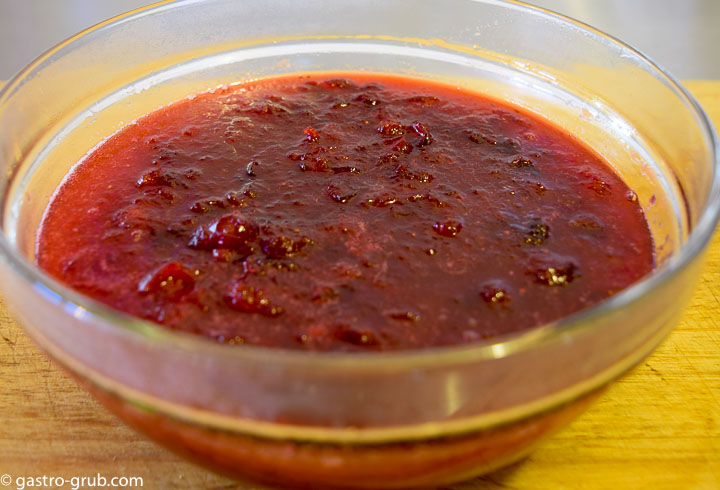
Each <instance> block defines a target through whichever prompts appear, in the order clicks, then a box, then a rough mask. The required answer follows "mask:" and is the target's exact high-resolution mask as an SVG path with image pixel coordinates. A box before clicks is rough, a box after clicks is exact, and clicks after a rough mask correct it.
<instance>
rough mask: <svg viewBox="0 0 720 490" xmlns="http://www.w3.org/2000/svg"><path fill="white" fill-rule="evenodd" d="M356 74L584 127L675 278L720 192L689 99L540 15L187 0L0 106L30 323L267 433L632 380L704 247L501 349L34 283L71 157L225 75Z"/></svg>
mask: <svg viewBox="0 0 720 490" xmlns="http://www.w3.org/2000/svg"><path fill="white" fill-rule="evenodd" d="M440 5H442V7H440ZM348 70H351V71H352V70H364V71H371V72H372V71H374V72H389V73H400V74H408V75H412V76H417V77H425V78H430V79H435V80H444V81H447V82H449V83H454V84H456V85H461V86H465V87H468V88H472V89H474V90H477V91H479V92H482V93H484V94H487V95H489V96H492V97H497V98H499V99H503V100H507V101H510V102H512V103H515V104H518V105H521V106H523V107H527V108H529V109H530V110H533V111H535V112H537V113H539V114H541V115H542V116H544V117H546V118H548V119H549V120H551V121H553V122H555V123H556V124H558V125H560V126H562V127H564V128H566V129H567V130H568V131H570V132H572V133H573V134H575V135H577V136H578V137H579V138H581V139H582V140H583V141H585V142H587V144H588V145H590V146H591V147H592V148H594V149H595V150H596V151H597V152H598V153H600V154H602V155H603V156H604V157H605V158H606V159H607V160H608V161H609V162H610V163H611V164H612V165H613V166H614V167H615V168H616V170H617V171H618V172H619V173H620V174H621V175H622V176H623V177H624V178H625V179H626V180H627V181H628V183H629V184H630V185H631V186H632V187H633V188H634V189H635V190H636V192H637V194H638V197H639V201H640V204H641V205H642V206H643V208H644V209H645V212H646V215H647V217H648V221H649V223H650V227H651V230H652V233H653V237H654V239H655V243H656V248H657V255H658V262H659V264H660V267H659V270H660V271H662V270H663V269H668V268H672V266H673V261H675V262H677V261H678V260H679V259H677V251H678V249H679V248H680V247H681V246H682V244H683V243H685V242H686V241H687V240H688V236H689V233H690V232H691V231H692V230H694V229H695V228H696V226H697V224H698V222H699V220H700V218H701V216H702V215H703V213H704V212H705V214H707V212H706V211H705V210H706V208H707V207H708V202H709V199H711V198H712V199H717V196H716V195H714V194H713V193H714V192H716V189H715V188H714V187H713V185H715V184H714V181H715V180H716V175H715V170H714V159H715V153H714V152H715V151H716V150H715V148H714V146H713V137H712V133H711V131H710V130H709V129H708V128H707V127H706V126H705V122H704V119H703V116H702V114H701V113H699V112H698V111H697V109H696V108H695V107H694V105H693V102H692V101H691V100H690V99H688V97H687V96H686V95H685V93H684V92H683V91H682V90H681V89H680V88H679V87H678V86H677V85H676V84H675V83H674V82H673V81H672V80H670V79H669V78H667V77H666V76H665V75H664V74H663V73H662V72H660V71H658V70H656V69H655V68H654V67H652V66H651V65H650V64H649V63H648V62H647V61H646V60H644V59H643V58H642V57H641V56H639V55H638V54H637V53H635V52H633V51H632V50H630V49H628V48H625V47H623V46H621V45H619V44H617V43H614V42H612V41H611V40H609V39H607V38H606V37H604V36H602V35H600V34H598V33H594V32H592V31H589V30H586V29H584V28H582V27H580V26H578V25H576V24H574V23H572V22H568V21H565V20H562V19H559V18H557V17H553V16H550V15H548V14H546V13H544V12H542V11H539V10H535V9H532V8H527V7H523V6H520V5H517V4H513V3H501V2H496V1H492V0H487V1H470V0H453V1H450V2H443V3H442V4H439V3H437V2H433V1H430V0H425V1H422V0H421V1H417V0H413V1H409V0H408V1H397V2H387V1H375V0H368V1H364V2H350V1H347V2H337V1H320V0H308V1H304V2H292V1H284V0H269V1H259V0H258V1H245V2H236V1H234V0H216V1H208V2H196V1H184V2H176V3H171V4H167V5H162V6H160V7H158V8H156V9H154V10H148V11H144V12H141V13H139V14H137V15H135V16H130V17H126V18H122V19H120V20H118V21H116V22H114V23H110V24H107V25H105V26H101V27H100V28H97V29H95V30H91V31H90V32H87V33H85V34H84V35H82V36H80V37H77V38H75V39H73V40H71V41H70V42H68V43H66V44H64V45H61V46H59V47H58V48H56V49H55V50H53V51H51V52H49V53H48V54H46V55H45V56H44V57H42V58H41V59H39V60H38V61H37V62H36V63H35V64H33V65H32V66H31V67H30V68H29V69H28V71H26V72H24V73H22V74H21V76H20V77H19V78H17V79H15V80H13V81H11V83H10V84H9V85H8V87H7V88H6V90H5V91H4V92H3V94H2V96H1V97H0V128H1V129H0V165H2V168H3V171H4V174H5V175H6V176H7V179H5V180H3V182H2V184H1V185H2V189H0V190H2V206H3V207H2V215H1V217H2V223H1V225H2V231H3V236H4V238H3V239H4V240H5V241H6V243H5V248H6V249H7V250H6V253H5V255H6V256H5V257H4V260H3V261H2V262H1V264H2V271H1V272H2V274H3V282H2V286H3V290H4V293H5V294H6V295H7V297H8V300H9V302H10V303H11V304H12V305H13V307H14V310H15V312H16V313H17V314H18V316H19V317H20V319H21V321H22V322H23V323H24V324H25V326H26V328H27V330H28V331H29V332H30V333H31V335H33V336H34V337H35V338H36V339H37V340H38V341H39V342H40V343H41V345H43V346H44V347H45V348H46V349H47V350H48V351H50V352H51V354H53V355H54V356H55V357H57V358H59V359H60V360H61V362H64V363H65V364H66V365H68V366H69V367H70V368H71V369H73V370H75V371H76V372H77V373H78V374H80V375H81V376H83V377H86V378H88V380H90V381H91V382H93V383H96V384H99V385H101V386H103V387H105V388H107V389H109V390H112V391H114V392H116V393H118V394H120V395H121V396H123V397H125V398H129V399H132V400H134V401H136V402H138V403H141V404H145V405H151V406H154V407H155V409H158V410H162V411H167V412H171V413H173V414H174V415H176V416H178V417H182V418H184V419H188V420H196V421H201V422H202V423H207V424H211V425H215V426H218V427H223V428H236V429H238V430H243V431H249V432H255V433H258V434H264V435H268V436H272V437H285V436H287V435H288V434H289V433H292V434H295V436H296V437H310V438H319V439H328V440H333V439H346V438H348V437H350V438H356V439H363V438H366V439H367V440H371V439H373V438H385V437H396V436H397V437H408V438H411V437H425V436H428V435H433V434H434V435H437V434H442V433H445V432H446V431H448V430H457V431H464V430H468V429H469V428H472V427H481V426H483V425H487V424H494V423H498V422H501V421H505V420H509V419H511V418H516V417H521V416H523V415H527V414H529V413H532V412H536V411H538V410H541V409H544V408H548V407H550V406H553V405H556V404H558V403H561V402H563V401H567V400H569V399H572V398H573V397H577V396H579V395H581V394H582V393H585V392H587V391H590V390H592V389H594V388H597V387H598V386H600V385H602V384H603V383H605V382H607V381H608V380H610V379H611V378H613V377H614V376H617V375H619V374H620V373H622V372H623V371H624V370H626V369H627V368H628V367H629V366H631V365H632V364H634V363H635V362H637V361H638V360H639V359H641V358H642V357H643V356H644V355H646V354H647V353H648V352H649V351H650V350H651V349H652V348H653V347H654V346H655V345H656V344H657V342H659V340H660V339H661V338H662V337H663V336H664V334H665V333H667V331H668V329H669V328H671V326H672V325H673V324H674V322H675V320H676V319H677V317H678V315H679V314H680V312H681V309H682V307H683V306H684V305H685V303H686V301H687V299H688V297H689V295H690V293H691V290H692V285H693V284H694V281H695V280H696V278H697V275H698V272H699V260H700V257H699V256H697V255H695V256H693V257H691V258H690V260H688V264H687V266H684V267H682V268H678V267H675V268H674V269H673V270H672V280H664V281H658V280H656V281H654V282H653V283H652V284H650V283H646V284H641V285H640V287H636V288H633V289H631V290H630V291H628V292H626V293H622V294H620V295H619V296H618V297H616V298H614V299H613V300H611V301H610V302H607V303H605V305H602V306H601V307H599V308H595V309H594V310H592V311H591V312H589V313H588V314H580V315H577V316H575V317H573V318H571V319H568V320H567V321H565V322H564V323H563V324H562V325H549V326H547V327H543V328H540V329H536V330H534V331H532V332H529V333H527V334H525V335H523V336H520V337H518V338H515V339H511V340H509V341H508V342H504V343H498V344H495V345H492V346H485V347H472V346H470V347H459V348H453V349H443V350H438V351H437V352H434V351H427V352H425V353H409V354H391V355H385V356H377V357H373V356H361V357H359V356H333V355H317V356H313V355H308V354H298V353H288V352H282V351H267V350H263V349H254V348H245V347H241V348H238V347H235V348H233V347H232V346H230V347H228V346H218V345H213V344H211V343H210V342H208V341H203V340H202V339H190V338H186V337H183V336H182V335H177V334H171V333H166V332H164V331H162V330H159V329H156V328H154V327H152V326H148V325H147V324H145V323H143V322H141V321H139V320H133V319H130V318H127V317H124V316H122V315H117V314H115V313H113V312H110V311H109V310H107V309H106V308H103V307H99V306H98V305H95V304H94V303H93V302H91V301H88V300H85V299H83V298H80V297H78V296H77V295H75V294H73V293H71V292H68V291H65V290H63V289H62V288H61V287H60V286H58V285H57V284H55V283H53V282H52V281H50V280H48V279H47V278H43V279H39V280H38V279H37V277H34V274H35V272H32V271H31V269H29V268H28V267H27V266H26V264H24V263H22V260H21V257H22V258H24V260H25V261H26V262H32V260H33V251H34V247H35V243H34V240H35V233H36V230H37V227H38V225H39V223H40V221H41V219H42V213H43V211H44V208H45V206H46V204H47V203H48V200H49V199H50V198H51V196H52V193H53V191H54V190H55V189H56V187H57V185H58V184H59V183H60V182H61V181H62V179H63V177H64V176H65V175H66V174H67V172H68V171H69V170H70V169H71V167H72V165H74V164H75V163H76V162H77V161H79V160H80V159H81V158H82V157H83V156H84V155H85V154H86V153H87V152H88V150H90V149H91V148H93V147H94V146H95V145H96V144H98V143H99V142H101V141H102V140H103V139H104V138H105V137H107V136H108V135H109V134H111V133H113V132H115V131H117V130H118V129H120V128H121V127H122V126H123V125H125V124H127V123H129V122H130V121H132V120H133V119H135V118H137V117H139V116H141V115H143V114H145V113H147V112H148V111H151V110H153V109H156V108H158V107H160V106H162V105H164V104H167V103H170V102H172V101H175V100H178V99H180V98H182V97H185V96H188V95H190V94H192V93H195V92H198V91H201V90H207V89H209V88H211V87H214V86H217V85H219V84H224V83H233V82H237V81H243V80H248V79H252V78H256V77H262V76H272V75H277V74H283V73H289V72H297V71H348ZM707 220H708V218H707V217H705V221H707ZM701 231H703V230H701ZM703 232H704V233H706V234H707V233H709V230H704V231H703ZM8 250H9V251H11V252H8ZM668 277H669V276H668ZM668 277H666V279H667V278H668ZM58 291H61V294H60V295H59V294H58ZM360 361H361V362H360ZM189 407H192V408H189ZM217 414H224V415H223V416H218V415H217ZM253 421H263V422H264V423H263V424H258V423H255V422H253ZM274 422H283V424H285V425H284V426H283V427H284V428H279V426H277V425H273V423H274ZM438 422H439V423H438ZM416 425H420V426H421V427H419V428H418V427H416V428H411V427H410V426H416ZM348 426H363V427H368V428H369V429H370V430H365V431H343V430H342V429H341V428H345V427H348ZM302 427H305V429H303V428H302ZM308 427H315V428H318V427H319V428H322V427H325V428H326V429H320V430H316V429H307V428H308ZM328 427H335V428H338V429H337V430H336V429H333V430H327V428H328ZM376 429H377V430H376ZM386 429H387V430H386ZM288 431H290V432H288ZM293 431H294V432H293ZM392 431H394V432H392Z"/></svg>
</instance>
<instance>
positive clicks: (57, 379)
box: [0, 81, 720, 490]
mask: <svg viewBox="0 0 720 490" xmlns="http://www.w3.org/2000/svg"><path fill="white" fill-rule="evenodd" d="M686 85H687V87H689V88H690V90H691V91H692V92H693V93H694V94H695V96H696V97H697V98H698V100H699V101H700V103H701V104H702V105H703V107H704V108H705V110H706V111H707V112H708V114H710V116H711V118H712V119H713V120H714V124H715V126H716V127H720V81H718V82H716V81H689V82H686ZM669 117H671V115H669ZM0 280H2V279H0ZM719 298H720V236H718V235H716V237H715V239H714V240H713V243H712V245H711V249H710V252H709V255H708V259H707V264H706V267H705V270H704V273H703V276H702V280H701V282H700V284H699V286H698V288H697V290H696V292H695V295H694V298H693V300H692V304H691V305H690V307H689V308H688V309H687V312H686V313H685V316H684V318H683V320H682V321H681V322H680V324H679V325H678V327H677V328H676V329H675V331H674V332H673V333H672V334H671V335H670V337H669V338H668V339H667V340H666V341H665V342H664V344H663V345H662V346H661V347H660V348H659V349H658V350H657V351H656V352H655V353H654V354H653V355H652V356H650V357H649V358H648V359H647V360H646V361H645V362H643V363H641V364H640V365H639V366H638V367H637V368H635V369H634V370H633V371H632V372H631V373H630V374H628V375H627V376H625V377H624V378H623V379H622V380H620V381H619V382H618V383H616V384H615V385H614V386H612V387H611V388H610V389H609V390H608V391H607V393H606V394H605V395H603V396H602V397H601V399H600V400H599V401H598V402H597V403H596V404H595V405H594V406H593V407H592V408H591V409H590V410H589V411H588V412H587V413H585V414H584V415H583V416H582V417H581V418H579V419H578V420H577V421H575V422H574V423H573V424H572V425H571V426H570V427H568V428H567V429H565V430H563V431H562V432H560V433H559V434H557V435H556V436H555V437H553V438H552V439H550V440H548V441H546V442H545V443H544V444H542V445H541V446H540V447H539V448H538V449H536V450H535V451H534V452H533V453H532V454H531V455H530V456H529V457H528V458H526V459H525V460H524V461H522V462H520V463H517V464H515V465H513V466H511V467H509V468H506V469H504V470H500V471H497V472H495V473H493V474H490V475H486V476H484V477H481V478H478V479H476V480H473V481H470V482H466V483H464V484H460V485H456V486H454V487H453V489H456V490H460V489H462V490H470V489H494V488H504V489H507V488H513V489H615V490H617V489H644V488H647V489H720V300H719ZM0 379H1V380H2V381H1V383H2V389H1V390H0V475H3V474H8V475H11V476H12V477H13V478H15V477H18V476H42V475H47V476H63V477H65V478H70V477H72V476H94V475H96V474H98V473H100V474H101V475H103V476H105V477H107V478H110V477H113V476H128V477H129V476H140V477H142V478H143V483H144V485H143V488H150V489H155V488H170V489H173V488H178V489H180V488H182V489H185V488H188V489H200V488H208V489H221V488H222V489H232V488H238V489H250V488H261V487H258V486H253V485H247V484H237V483H235V482H233V481H231V480H228V479H226V478H223V477H221V476H217V475H214V474H212V473H210V472H208V471H205V470H204V469H201V468H199V467H196V466H194V465H192V464H190V463H187V462H185V461H183V460H182V459H180V458H178V457H177V456H175V455H173V454H171V453H170V452H168V451H166V450H164V449H162V448H160V447H159V446H157V445H155V444H153V443H151V442H149V441H147V440H146V439H144V438H143V437H142V436H140V435H138V434H136V433H134V432H133V431H132V430H130V429H128V428H127V427H125V426H124V425H122V424H121V423H120V422H119V421H118V420H116V419H115V418H114V417H112V416H111V415H110V414H109V413H107V412H106V411H105V410H104V409H103V408H102V407H100V406H99V405H98V404H97V403H96V402H94V401H93V400H92V399H90V397H89V396H88V395H87V394H86V393H85V392H84V391H82V390H81V389H80V388H79V387H78V386H77V385H76V384H75V382H74V381H73V380H71V379H70V378H68V377H67V376H65V375H64V374H63V373H62V372H61V371H60V370H59V369H58V368H57V367H56V366H54V365H53V364H52V363H51V362H50V361H49V360H48V359H47V358H46V357H45V356H44V355H43V354H42V353H41V352H40V351H39V349H38V348H37V347H36V346H35V345H34V344H33V343H32V342H31V341H30V340H28V338H27V337H26V336H25V335H24V334H23V333H22V331H21V330H20V328H19V327H18V325H17V324H16V323H15V322H14V321H13V319H12V318H11V317H10V316H9V315H8V313H7V310H6V308H5V305H4V303H3V302H2V299H0ZM16 487H17V485H16V484H15V483H14V482H13V483H12V484H11V485H10V486H8V487H7V488H16ZM0 488H2V487H0ZM64 488H71V486H70V485H69V484H66V485H65V487H64Z"/></svg>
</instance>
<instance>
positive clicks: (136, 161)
mask: <svg viewBox="0 0 720 490" xmlns="http://www.w3.org/2000/svg"><path fill="white" fill-rule="evenodd" d="M37 260H38V264H39V265H40V266H41V267H42V268H43V269H45V270H46V271H47V272H49V273H50V274H51V275H53V276H54V277H56V278H58V279H59V280H61V281H62V282H64V283H66V284H67V285H68V286H70V287H72V288H74V289H76V290H78V291H80V292H82V293H84V294H86V295H88V296H91V297H93V298H95V299H97V300H99V301H101V302H103V303H106V304H108V305H110V306H112V307H115V308H117V309H119V310H122V311H125V312H128V313H131V314H133V315H136V316H138V317H142V318H146V319H149V320H151V321H153V322H157V323H159V324H162V325H164V326H166V327H168V328H172V329H177V330H184V331H188V332H192V333H196V334H199V335H204V336H207V337H211V338H213V339H217V340H218V341H223V342H229V343H236V344H253V345H264V346H272V347H283V348H293V349H309V350H391V349H415V348H423V347H430V346H440V345H450V344H461V343H466V342H473V341H476V340H479V339H484V338H489V337H493V336H497V335H500V334H504V333H508V332H514V331H518V330H523V329H528V328H531V327H533V326H537V325H540V324H543V323H545V322H548V321H551V320H556V319H559V318H561V317H563V316H566V315H568V314H570V313H573V312H575V311H578V310H580V309H582V308H586V307H588V306H589V305H592V304H594V303H597V302H598V301H602V300H603V299H605V298H607V297H609V296H611V295H613V294H615V293H616V292H618V291H619V290H621V289H623V288H625V287H627V286H628V285H629V284H631V283H633V282H634V281H637V280H638V279H640V278H641V277H643V276H644V275H645V274H647V273H648V272H649V271H650V270H651V268H652V267H653V245H652V240H651V236H650V233H649V230H648V226H647V223H646V221H645V218H644V215H643V212H642V210H641V208H640V206H639V205H638V202H637V198H636V197H635V194H634V193H633V191H632V190H630V189H629V188H628V187H627V185H625V184H624V183H623V182H622V181H621V180H620V178H619V177H618V176H617V175H615V174H614V173H613V171H612V170H611V169H610V167H609V166H608V165H607V163H606V162H604V161H603V160H602V159H600V158H599V157H598V156H597V155H595V154H594V153H593V152H592V151H590V150H589V149H588V148H586V147H585V146H583V144H582V143H580V142H578V141H577V140H576V139H575V138H573V137H572V136H569V135H567V134H564V133H563V132H562V131H560V130H559V129H558V128H556V127H554V126H552V125H551V124H548V123H547V122H545V121H543V120H541V119H539V118H538V117H536V116H533V115H531V114H529V113H526V112H524V111H521V110H518V109H517V108H515V107H512V106H508V105H503V104H499V103H498V102H496V101H492V100H488V99H486V98H483V97H480V96H478V95H477V94H473V93H469V92H466V91H462V90H459V89H456V88H453V87H449V86H444V85H440V84H435V83H430V82H424V81H419V80H415V79H407V78H401V77H391V76H384V75H383V76H377V75H372V76H370V75H360V74H342V75H340V76H339V77H338V78H329V79H328V78H319V77H313V76H297V75H296V76H291V77H281V78H274V79H267V80H260V81H257V82H253V83H248V84H243V85H237V86H232V87H229V88H222V89H217V90H215V91H211V92H209V93H203V94H199V95H197V96H194V97H191V98H188V99H186V100H183V101H180V102H178V103H175V104H173V105H171V106H169V107H164V108H162V109H159V110H157V111H155V112H152V113H150V114H148V115H146V116H144V117H142V118H140V119H139V120H138V121H136V122H134V123H132V124H130V125H129V126H127V127H126V128H124V129H122V130H121V131H119V132H118V133H116V134H115V135H113V136H111V137H110V138H109V139H108V140H107V141H105V142H104V143H102V144H101V145H100V146H99V147H98V148H97V149H95V150H94V151H93V152H92V153H90V154H89V155H88V156H87V157H86V158H85V160H84V161H83V162H81V163H80V164H79V165H78V166H77V167H76V169H75V170H74V171H73V173H72V174H71V175H70V176H69V178H68V179H66V182H65V183H64V184H63V185H62V187H61V188H60V189H59V190H58V192H57V193H56V195H55V197H54V199H53V201H52V202H51V204H50V206H49V207H48V209H47V211H46V215H45V219H44V221H43V226H42V228H41V230H40V232H39V240H38V250H37Z"/></svg>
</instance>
